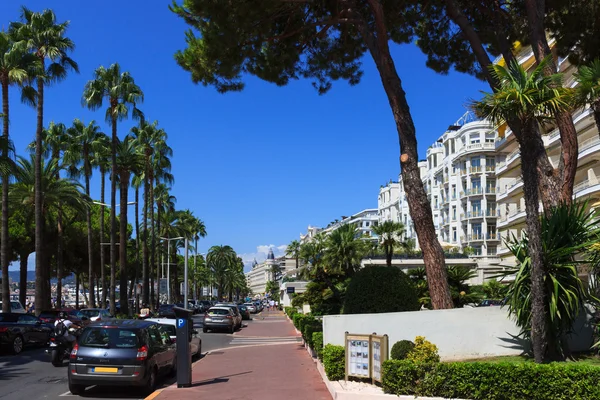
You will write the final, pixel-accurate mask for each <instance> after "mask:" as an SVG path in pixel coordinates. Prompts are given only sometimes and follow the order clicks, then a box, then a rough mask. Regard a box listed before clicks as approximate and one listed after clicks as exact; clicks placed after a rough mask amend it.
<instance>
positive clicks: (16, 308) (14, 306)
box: [0, 300, 27, 314]
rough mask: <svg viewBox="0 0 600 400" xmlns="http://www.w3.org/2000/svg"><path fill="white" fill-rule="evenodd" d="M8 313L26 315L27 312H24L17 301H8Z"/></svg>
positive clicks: (0, 307)
mask: <svg viewBox="0 0 600 400" xmlns="http://www.w3.org/2000/svg"><path fill="white" fill-rule="evenodd" d="M10 312H11V313H15V314H27V310H25V307H23V305H22V304H21V303H20V302H19V301H17V300H11V301H10ZM0 313H2V302H1V301H0Z"/></svg>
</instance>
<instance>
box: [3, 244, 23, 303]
mask: <svg viewBox="0 0 600 400" xmlns="http://www.w3.org/2000/svg"><path fill="white" fill-rule="evenodd" d="M28 257H29V252H28V251H24V252H23V253H21V254H19V302H20V303H21V304H22V305H23V306H25V304H27V303H26V302H27V258H28ZM2 304H4V302H2Z"/></svg>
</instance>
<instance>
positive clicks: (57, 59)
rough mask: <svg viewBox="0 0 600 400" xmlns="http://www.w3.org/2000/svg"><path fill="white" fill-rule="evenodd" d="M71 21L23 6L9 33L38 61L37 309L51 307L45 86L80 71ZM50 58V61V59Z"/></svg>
mask: <svg viewBox="0 0 600 400" xmlns="http://www.w3.org/2000/svg"><path fill="white" fill-rule="evenodd" d="M68 27H69V22H68V21H67V22H63V23H57V22H56V15H55V14H54V12H53V11H52V10H44V11H42V12H32V11H30V10H29V9H27V8H26V7H22V9H21V21H20V22H12V23H11V24H10V29H9V32H10V33H11V34H12V35H13V36H14V38H15V40H19V41H21V40H23V41H24V42H25V44H26V47H27V49H29V50H30V51H31V52H32V53H33V54H34V55H35V56H36V57H37V58H38V60H39V64H40V65H39V67H38V68H37V69H36V73H35V76H36V79H37V82H36V83H37V92H36V96H35V103H36V109H37V125H36V131H35V142H36V150H35V174H36V186H35V197H36V201H35V254H36V257H35V271H36V273H35V275H36V276H35V283H36V286H35V287H36V290H35V305H36V312H37V313H39V312H41V310H44V309H47V308H50V286H49V284H48V282H49V279H48V278H49V271H47V270H46V268H45V265H44V264H43V260H44V259H45V255H44V245H45V241H44V237H43V222H44V220H43V218H44V216H43V210H42V198H43V193H42V135H43V130H44V88H45V86H49V85H50V84H52V83H53V82H57V81H61V80H63V79H64V78H66V76H67V72H68V71H69V70H74V71H76V72H78V71H79V68H78V66H77V63H76V62H75V61H73V60H72V59H71V58H70V57H69V56H68V53H69V52H70V51H72V50H73V49H74V48H75V45H74V43H73V42H72V41H71V39H69V38H67V37H65V33H66V31H67V28H68ZM47 61H48V62H47Z"/></svg>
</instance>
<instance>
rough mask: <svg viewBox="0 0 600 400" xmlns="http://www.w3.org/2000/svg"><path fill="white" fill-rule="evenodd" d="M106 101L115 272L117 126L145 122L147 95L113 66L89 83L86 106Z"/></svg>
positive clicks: (112, 303) (98, 72) (99, 71)
mask: <svg viewBox="0 0 600 400" xmlns="http://www.w3.org/2000/svg"><path fill="white" fill-rule="evenodd" d="M104 100H106V101H107V102H108V108H107V109H106V121H107V122H109V123H110V124H111V131H112V135H111V161H112V168H111V169H112V173H111V176H112V179H111V185H110V268H111V271H113V270H115V269H116V267H117V249H116V247H117V246H116V234H117V232H116V231H117V221H116V214H115V208H116V205H117V180H116V177H117V144H118V139H119V138H118V136H117V122H118V121H121V120H123V119H125V118H127V117H128V116H129V112H130V111H131V114H132V116H133V117H134V118H142V117H143V114H142V112H141V111H140V110H139V109H138V108H137V105H138V104H139V103H141V102H142V101H144V94H143V93H142V90H141V89H140V87H139V86H138V85H136V84H135V81H134V79H133V77H132V76H131V75H130V74H129V72H121V67H120V66H119V64H112V65H111V66H110V67H108V68H105V67H103V66H100V67H98V68H97V69H96V71H94V79H93V80H91V81H88V82H87V83H86V85H85V89H84V90H83V99H82V102H83V104H84V105H85V106H87V107H88V108H89V109H91V110H97V109H99V108H101V107H102V105H103V102H104ZM110 309H111V312H112V313H113V314H114V313H115V310H116V308H115V290H114V286H112V287H111V292H110Z"/></svg>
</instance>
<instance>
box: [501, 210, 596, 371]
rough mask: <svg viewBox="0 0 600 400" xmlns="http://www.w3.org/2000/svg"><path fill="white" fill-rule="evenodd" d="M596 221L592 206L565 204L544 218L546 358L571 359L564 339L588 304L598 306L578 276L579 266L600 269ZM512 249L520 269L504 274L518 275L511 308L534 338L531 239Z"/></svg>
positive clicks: (512, 286) (510, 296)
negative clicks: (532, 328)
mask: <svg viewBox="0 0 600 400" xmlns="http://www.w3.org/2000/svg"><path fill="white" fill-rule="evenodd" d="M595 219H596V214H595V213H591V212H588V211H587V203H572V204H570V205H565V204H562V205H560V206H558V207H555V208H553V209H551V210H550V211H549V212H547V213H546V214H544V216H543V217H542V220H541V226H542V230H541V231H542V232H541V233H542V255H543V259H544V263H545V268H544V280H543V282H544V287H543V289H544V292H545V296H544V298H545V300H546V301H545V304H544V306H545V309H546V312H545V314H544V315H545V325H546V330H547V332H548V334H549V347H548V349H547V351H548V353H547V354H546V358H551V359H564V357H566V356H568V355H569V349H568V345H567V342H566V340H564V339H565V335H567V334H569V333H570V332H571V328H572V326H573V323H574V322H575V319H576V318H577V317H578V316H579V315H580V314H581V312H582V310H583V304H584V302H586V301H590V300H591V301H595V302H596V301H597V299H596V298H595V297H594V296H593V295H592V294H591V293H590V292H589V290H588V289H587V288H586V287H585V286H584V284H583V282H582V281H581V279H580V278H579V275H578V267H579V266H580V265H582V264H589V263H590V262H591V263H592V264H594V265H600V262H599V261H600V257H596V256H595V255H594V254H593V252H591V251H590V249H593V248H594V246H593V244H594V243H596V242H597V241H598V238H599V236H600V230H599V229H598V228H597V227H596V223H595ZM508 247H509V249H510V251H511V252H512V253H513V255H514V256H515V258H516V259H517V263H518V264H517V266H516V267H515V268H509V269H508V270H506V271H505V272H504V275H512V274H514V275H515V279H514V282H513V283H511V284H509V288H508V292H507V295H506V300H507V301H506V305H507V306H508V310H509V313H510V315H512V316H513V317H514V318H515V320H516V322H517V325H519V327H520V328H521V333H522V335H524V336H525V337H527V338H531V324H532V296H531V281H532V279H531V275H532V274H531V270H532V264H531V257H530V256H529V251H528V237H527V236H524V237H522V239H521V240H516V238H514V237H513V239H512V240H511V241H510V242H509V243H508Z"/></svg>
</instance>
